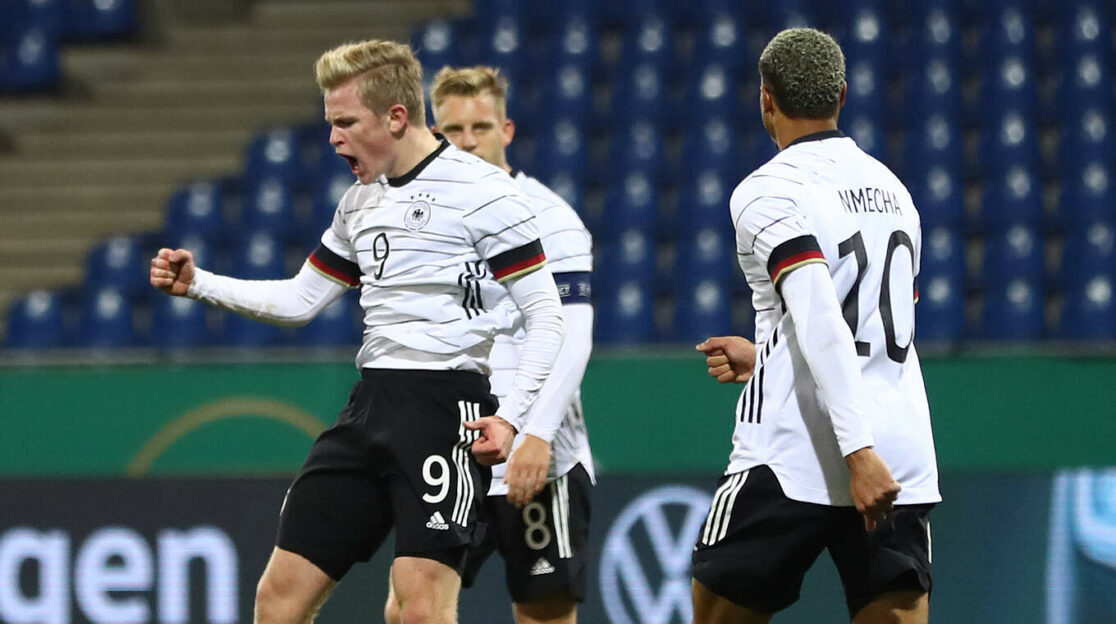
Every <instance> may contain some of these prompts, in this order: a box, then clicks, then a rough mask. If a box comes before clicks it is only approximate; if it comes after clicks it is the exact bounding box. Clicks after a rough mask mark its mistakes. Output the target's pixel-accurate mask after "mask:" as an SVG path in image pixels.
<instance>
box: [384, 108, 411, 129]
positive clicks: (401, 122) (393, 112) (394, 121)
mask: <svg viewBox="0 0 1116 624" xmlns="http://www.w3.org/2000/svg"><path fill="white" fill-rule="evenodd" d="M387 115H388V132H391V133H392V134H399V133H400V132H402V131H403V128H406V127H407V123H408V122H410V115H408V114H407V107H406V106H403V105H402V104H392V105H391V106H390V107H389V108H388V112H387Z"/></svg>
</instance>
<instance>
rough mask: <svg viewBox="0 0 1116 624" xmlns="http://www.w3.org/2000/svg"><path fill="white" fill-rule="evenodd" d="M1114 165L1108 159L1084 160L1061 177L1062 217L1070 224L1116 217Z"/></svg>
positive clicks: (1059, 205)
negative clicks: (1075, 169) (1076, 169)
mask: <svg viewBox="0 0 1116 624" xmlns="http://www.w3.org/2000/svg"><path fill="white" fill-rule="evenodd" d="M1112 185H1113V180H1112V169H1111V167H1110V165H1109V163H1108V162H1106V161H1100V160H1098V161H1093V162H1090V163H1084V164H1083V165H1082V168H1081V169H1080V170H1078V171H1075V172H1067V173H1066V174H1064V175H1063V177H1062V194H1061V196H1060V197H1059V198H1058V200H1059V201H1058V215H1059V217H1060V220H1061V221H1062V222H1063V223H1065V224H1068V225H1070V226H1080V225H1084V224H1088V223H1093V222H1096V221H1111V220H1113V219H1116V205H1114V200H1116V193H1114V192H1113V189H1112Z"/></svg>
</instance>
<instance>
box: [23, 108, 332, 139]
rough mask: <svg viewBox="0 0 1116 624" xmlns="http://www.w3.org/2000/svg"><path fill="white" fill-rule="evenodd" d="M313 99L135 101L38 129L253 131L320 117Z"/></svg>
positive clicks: (68, 114)
mask: <svg viewBox="0 0 1116 624" xmlns="http://www.w3.org/2000/svg"><path fill="white" fill-rule="evenodd" d="M317 101H318V100H314V101H313V102H311V101H309V100H307V101H303V102H294V103H288V102H257V103H256V104H239V105H229V106H222V105H205V106H189V107H169V106H168V107H158V106H155V107H145V106H143V105H142V104H136V103H131V104H129V103H126V102H121V103H117V104H116V105H114V106H108V105H103V104H94V105H89V106H81V107H71V108H69V109H67V110H66V111H65V113H64V114H63V115H60V117H61V118H60V119H58V120H56V121H54V122H53V123H51V124H47V125H36V126H35V128H37V129H50V130H63V131H70V130H76V129H84V130H88V129H89V128H96V129H98V130H101V131H105V132H157V131H166V130H173V131H194V130H208V131H226V130H249V131H251V130H256V129H260V128H267V127H270V126H273V125H276V124H284V123H286V124H290V123H302V122H305V121H307V120H312V119H315V118H317V117H318V116H320V114H321V113H320V108H321V107H320V105H319V104H317Z"/></svg>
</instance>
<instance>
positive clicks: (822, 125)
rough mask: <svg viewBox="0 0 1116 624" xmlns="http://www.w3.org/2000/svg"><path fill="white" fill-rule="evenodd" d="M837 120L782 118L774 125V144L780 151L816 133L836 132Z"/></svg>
mask: <svg viewBox="0 0 1116 624" xmlns="http://www.w3.org/2000/svg"><path fill="white" fill-rule="evenodd" d="M836 129H837V119H836V118H831V119H790V118H789V117H783V118H782V119H779V120H778V121H777V122H776V124H775V144H776V145H778V146H779V149H780V150H782V149H784V148H786V147H787V146H788V145H790V144H791V143H794V142H795V141H797V140H798V139H800V138H802V137H804V136H806V135H808V134H814V133H817V132H825V131H826V130H836Z"/></svg>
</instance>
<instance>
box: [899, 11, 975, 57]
mask: <svg viewBox="0 0 1116 624" xmlns="http://www.w3.org/2000/svg"><path fill="white" fill-rule="evenodd" d="M906 5H907V22H908V25H909V27H910V31H911V40H910V48H909V53H910V61H911V64H910V65H911V66H914V65H915V64H918V63H921V60H922V59H927V58H931V57H934V58H944V59H948V60H949V61H950V62H949V65H950V66H951V67H955V66H956V61H957V60H958V59H959V57H960V54H961V32H962V25H963V24H962V21H961V13H960V11H959V10H958V7H957V2H956V0H922V1H920V2H909V3H906Z"/></svg>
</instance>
